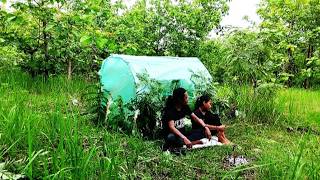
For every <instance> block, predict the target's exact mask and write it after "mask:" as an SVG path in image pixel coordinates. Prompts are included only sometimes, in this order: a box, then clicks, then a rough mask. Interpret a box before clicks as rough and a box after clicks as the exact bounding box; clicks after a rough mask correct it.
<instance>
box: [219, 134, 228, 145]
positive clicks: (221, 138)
mask: <svg viewBox="0 0 320 180" xmlns="http://www.w3.org/2000/svg"><path fill="white" fill-rule="evenodd" d="M217 136H218V141H219V142H221V143H223V144H230V141H229V140H228V139H227V138H226V136H225V134H224V131H218V135H217Z"/></svg>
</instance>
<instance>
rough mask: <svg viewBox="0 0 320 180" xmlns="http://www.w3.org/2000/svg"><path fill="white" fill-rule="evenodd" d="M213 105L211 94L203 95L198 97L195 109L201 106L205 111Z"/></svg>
mask: <svg viewBox="0 0 320 180" xmlns="http://www.w3.org/2000/svg"><path fill="white" fill-rule="evenodd" d="M211 107H212V101H211V98H210V96H209V95H202V96H200V97H198V98H197V100H196V104H195V109H198V108H201V110H203V111H209V110H210V109H211Z"/></svg>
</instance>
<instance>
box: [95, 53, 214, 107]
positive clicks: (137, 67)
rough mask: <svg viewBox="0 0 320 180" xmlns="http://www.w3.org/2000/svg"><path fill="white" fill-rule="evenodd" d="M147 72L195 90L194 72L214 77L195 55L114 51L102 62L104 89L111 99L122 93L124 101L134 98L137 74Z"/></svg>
mask: <svg viewBox="0 0 320 180" xmlns="http://www.w3.org/2000/svg"><path fill="white" fill-rule="evenodd" d="M145 72H146V73H148V74H149V76H150V78H153V79H156V80H159V81H161V82H168V81H169V82H171V81H172V80H180V82H181V86H182V87H184V88H186V89H187V90H189V91H192V87H193V84H192V82H191V80H190V78H191V75H192V74H193V72H201V73H202V74H203V75H205V76H206V77H207V78H210V79H211V76H210V74H209V72H208V70H207V69H206V68H205V67H204V65H203V64H202V63H201V61H200V60H199V59H198V58H195V57H154V56H129V55H118V54H112V55H111V56H109V57H108V58H107V59H105V60H104V61H103V63H102V66H101V69H100V71H99V75H100V81H101V84H102V90H103V91H104V92H108V93H110V94H111V96H112V98H116V97H118V96H120V97H121V98H122V99H123V101H124V102H128V101H130V99H132V98H134V97H135V95H136V92H137V87H136V84H137V83H138V82H139V79H138V77H137V75H138V74H142V73H145Z"/></svg>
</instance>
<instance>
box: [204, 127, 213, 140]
mask: <svg viewBox="0 0 320 180" xmlns="http://www.w3.org/2000/svg"><path fill="white" fill-rule="evenodd" d="M204 134H205V135H206V137H207V139H209V140H210V139H211V137H212V135H211V131H210V129H209V128H208V127H205V128H204Z"/></svg>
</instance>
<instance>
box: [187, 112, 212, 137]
mask: <svg viewBox="0 0 320 180" xmlns="http://www.w3.org/2000/svg"><path fill="white" fill-rule="evenodd" d="M191 118H192V119H193V120H194V121H195V122H196V123H198V124H200V125H201V126H202V127H203V128H204V132H205V135H206V137H207V138H208V139H211V132H210V128H209V127H208V126H207V124H206V123H204V121H203V120H202V119H200V118H198V116H196V115H195V114H194V113H192V114H191Z"/></svg>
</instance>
